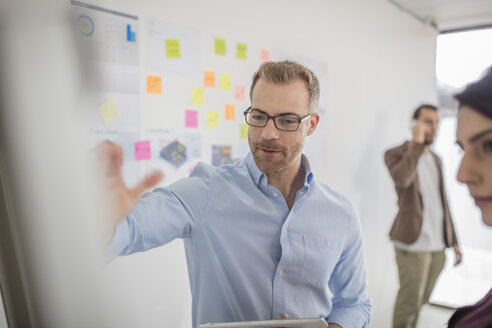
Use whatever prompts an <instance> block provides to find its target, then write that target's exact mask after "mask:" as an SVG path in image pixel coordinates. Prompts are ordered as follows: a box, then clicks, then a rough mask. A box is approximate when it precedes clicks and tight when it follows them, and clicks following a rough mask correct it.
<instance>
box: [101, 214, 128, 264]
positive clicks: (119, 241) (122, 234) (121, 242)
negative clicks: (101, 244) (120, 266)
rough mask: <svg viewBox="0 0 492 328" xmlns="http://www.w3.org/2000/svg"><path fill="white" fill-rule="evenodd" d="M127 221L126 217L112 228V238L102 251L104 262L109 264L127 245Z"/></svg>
mask: <svg viewBox="0 0 492 328" xmlns="http://www.w3.org/2000/svg"><path fill="white" fill-rule="evenodd" d="M129 231H130V230H129V228H128V222H127V220H126V219H124V220H123V221H121V222H120V223H119V224H118V225H117V226H116V229H115V230H114V234H113V239H112V240H111V243H110V244H109V246H108V247H107V248H106V251H105V252H104V262H105V263H106V264H109V263H110V262H111V261H113V260H114V259H115V258H116V257H117V256H119V255H120V254H121V253H122V252H123V250H124V249H125V248H126V246H127V245H128V239H129V238H128V236H129Z"/></svg>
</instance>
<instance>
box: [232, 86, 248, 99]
mask: <svg viewBox="0 0 492 328" xmlns="http://www.w3.org/2000/svg"><path fill="white" fill-rule="evenodd" d="M245 90H246V88H245V87H244V85H236V87H235V92H234V95H235V98H236V100H237V101H244V99H245V92H246V91H245Z"/></svg>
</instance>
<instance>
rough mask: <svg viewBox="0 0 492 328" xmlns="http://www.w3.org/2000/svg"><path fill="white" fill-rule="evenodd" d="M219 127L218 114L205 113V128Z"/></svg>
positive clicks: (213, 112)
mask: <svg viewBox="0 0 492 328" xmlns="http://www.w3.org/2000/svg"><path fill="white" fill-rule="evenodd" d="M218 127H219V112H215V111H208V112H207V128H209V129H216V128H218Z"/></svg>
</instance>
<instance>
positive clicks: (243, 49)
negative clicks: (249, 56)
mask: <svg viewBox="0 0 492 328" xmlns="http://www.w3.org/2000/svg"><path fill="white" fill-rule="evenodd" d="M236 50H237V51H236V57H237V58H239V59H246V53H247V51H248V46H247V45H246V44H244V43H238V44H237V47H236Z"/></svg>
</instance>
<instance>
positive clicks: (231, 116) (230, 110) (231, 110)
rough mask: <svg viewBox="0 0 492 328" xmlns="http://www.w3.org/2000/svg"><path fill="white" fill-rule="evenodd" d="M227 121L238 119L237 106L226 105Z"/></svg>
mask: <svg viewBox="0 0 492 328" xmlns="http://www.w3.org/2000/svg"><path fill="white" fill-rule="evenodd" d="M225 119H226V120H227V121H233V120H235V119H236V106H234V105H232V104H226V105H225Z"/></svg>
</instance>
